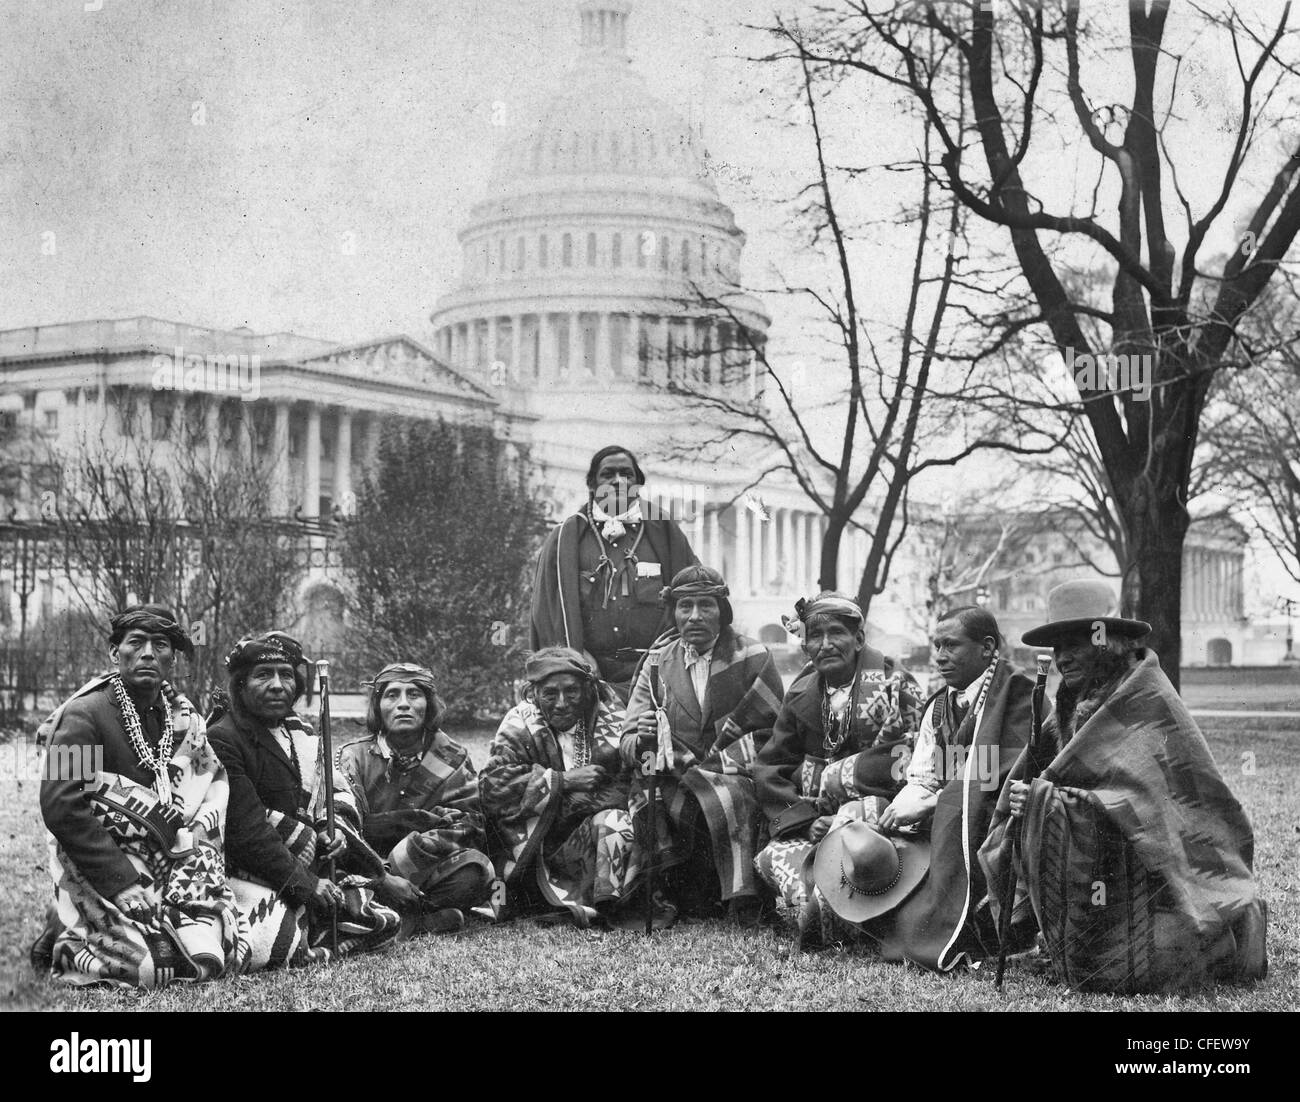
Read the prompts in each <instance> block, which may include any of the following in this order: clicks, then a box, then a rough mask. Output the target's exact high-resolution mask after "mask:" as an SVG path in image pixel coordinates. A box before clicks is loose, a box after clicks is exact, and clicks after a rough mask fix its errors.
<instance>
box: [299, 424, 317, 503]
mask: <svg viewBox="0 0 1300 1102" xmlns="http://www.w3.org/2000/svg"><path fill="white" fill-rule="evenodd" d="M302 515H303V516H304V517H319V516H320V406H318V405H315V404H309V405H308V406H307V432H306V436H305V439H304V441H303V487H302Z"/></svg>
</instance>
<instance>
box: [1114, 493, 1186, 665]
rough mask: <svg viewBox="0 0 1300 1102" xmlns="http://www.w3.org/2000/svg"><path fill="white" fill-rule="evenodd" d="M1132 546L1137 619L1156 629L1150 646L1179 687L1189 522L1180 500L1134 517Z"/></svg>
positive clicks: (1129, 519) (1149, 643)
mask: <svg viewBox="0 0 1300 1102" xmlns="http://www.w3.org/2000/svg"><path fill="white" fill-rule="evenodd" d="M1127 519H1128V525H1129V532H1130V533H1131V534H1132V545H1133V546H1134V547H1136V548H1138V552H1137V555H1136V556H1135V557H1136V560H1137V609H1136V615H1137V618H1138V619H1141V620H1145V621H1146V622H1147V623H1149V624H1150V625H1151V634H1150V635H1149V636H1148V637H1147V645H1148V646H1150V647H1151V649H1152V650H1154V651H1155V652H1156V654H1157V655H1158V656H1159V658H1160V666H1161V668H1162V669H1163V670H1164V671H1165V674H1166V676H1168V678H1169V680H1170V681H1172V682H1173V684H1174V688H1175V689H1177V688H1178V683H1179V681H1178V676H1179V668H1180V666H1181V664H1182V630H1181V625H1182V615H1183V542H1184V540H1185V539H1186V537H1187V528H1188V524H1189V523H1190V519H1189V517H1188V515H1187V510H1186V509H1184V508H1183V507H1182V506H1181V505H1179V504H1178V503H1177V502H1176V501H1175V502H1170V503H1168V504H1165V503H1163V502H1162V503H1160V504H1159V505H1156V506H1155V507H1154V508H1153V509H1152V510H1151V511H1149V512H1148V511H1145V510H1144V511H1142V512H1140V513H1137V514H1135V515H1134V514H1131V515H1129V517H1128V518H1127Z"/></svg>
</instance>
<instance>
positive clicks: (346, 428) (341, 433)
mask: <svg viewBox="0 0 1300 1102" xmlns="http://www.w3.org/2000/svg"><path fill="white" fill-rule="evenodd" d="M335 439H336V444H335V452H334V503H335V504H336V505H337V506H339V508H340V509H343V510H345V511H347V512H348V513H351V512H352V511H353V505H352V411H351V410H350V409H340V410H339V413H338V432H337V434H336V438H335Z"/></svg>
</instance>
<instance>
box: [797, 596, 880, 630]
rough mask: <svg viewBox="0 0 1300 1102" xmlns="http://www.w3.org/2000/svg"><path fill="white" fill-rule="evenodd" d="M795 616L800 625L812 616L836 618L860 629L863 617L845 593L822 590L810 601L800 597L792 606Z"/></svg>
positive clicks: (855, 603)
mask: <svg viewBox="0 0 1300 1102" xmlns="http://www.w3.org/2000/svg"><path fill="white" fill-rule="evenodd" d="M794 611H795V615H796V616H798V617H799V621H800V623H803V624H807V623H808V621H809V620H811V619H812V618H813V617H814V616H838V617H839V618H840V619H841V620H848V621H851V622H853V623H855V624H857V626H858V627H862V625H863V623H864V622H865V619H866V618H865V617H864V616H863V615H862V607H861V606H860V605H859V604H858V602H857V601H855V600H854V599H853V598H852V597H850V596H849V595H848V594H847V593H838V592H836V591H835V590H833V589H827V590H823V591H822V592H821V593H818V594H817V596H816V597H814V598H813V599H812V600H808V599H807V598H806V597H801V598H799V600H797V601H796V602H795V605H794Z"/></svg>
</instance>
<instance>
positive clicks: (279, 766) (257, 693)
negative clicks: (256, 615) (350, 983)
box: [208, 631, 400, 969]
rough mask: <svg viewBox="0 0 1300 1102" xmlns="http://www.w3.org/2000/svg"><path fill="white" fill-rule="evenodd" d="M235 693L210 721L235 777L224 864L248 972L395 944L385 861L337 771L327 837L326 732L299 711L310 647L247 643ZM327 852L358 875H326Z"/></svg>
mask: <svg viewBox="0 0 1300 1102" xmlns="http://www.w3.org/2000/svg"><path fill="white" fill-rule="evenodd" d="M226 670H227V671H228V673H229V675H230V680H229V683H228V693H227V694H226V695H225V696H224V697H223V698H221V699H220V700H218V701H216V702H214V710H213V713H212V715H211V716H210V717H209V719H208V734H209V736H210V737H211V739H212V745H213V748H214V749H215V750H216V751H217V755H218V756H219V757H220V758H221V760H222V762H223V763H224V764H225V766H226V771H227V773H228V774H229V776H230V809H229V812H228V813H227V816H226V867H227V869H228V870H229V873H230V882H231V887H233V888H234V891H235V899H236V900H237V901H238V903H239V909H240V912H241V913H242V914H243V915H244V916H245V917H246V918H247V920H248V924H249V928H250V937H251V942H252V962H251V964H250V967H251V968H252V969H260V968H277V967H280V966H282V965H288V966H296V965H300V964H307V963H312V962H315V961H327V960H329V959H331V957H332V956H333V955H334V950H335V945H334V944H333V935H334V931H335V930H336V929H337V933H338V944H337V951H338V955H340V956H342V955H345V954H347V953H355V952H359V951H362V950H365V949H374V948H379V947H380V946H384V945H388V944H390V943H391V942H393V941H394V940H396V938H397V933H398V927H399V925H400V920H399V918H398V916H397V913H396V912H395V911H392V910H390V909H389V908H388V907H385V906H382V905H380V904H379V903H376V902H375V899H374V890H373V885H374V884H375V883H378V882H382V880H383V876H384V865H383V860H382V859H381V858H380V857H379V855H378V854H377V853H375V852H374V850H372V849H371V848H370V847H369V846H368V845H367V844H366V843H365V841H364V840H363V839H362V837H361V832H360V826H361V824H360V819H359V817H358V815H357V811H356V807H355V805H354V804H353V803H352V800H351V798H350V790H349V788H348V785H347V782H346V780H344V779H343V777H342V776H340V775H338V774H337V773H336V775H335V780H334V789H335V800H334V805H335V821H336V826H337V828H338V833H337V834H336V835H335V836H334V837H333V838H331V837H330V836H329V834H328V833H327V831H326V829H325V827H326V817H325V784H324V776H325V768H326V766H325V762H324V760H323V758H324V754H323V747H322V746H321V740H320V739H319V738H317V737H316V735H315V734H314V733H313V732H312V729H311V728H310V727H309V726H308V725H307V724H306V723H304V722H303V721H302V720H301V719H299V718H298V717H297V716H296V715H294V712H293V705H294V703H295V702H296V701H297V699H298V698H299V697H300V696H301V695H302V694H303V693H304V692H305V691H306V688H307V677H308V665H307V660H306V659H305V658H304V657H303V653H302V647H301V646H299V645H298V642H297V641H296V640H294V639H291V638H290V637H289V636H288V635H286V634H284V632H282V631H268V632H266V633H264V634H262V635H255V636H250V637H247V638H244V639H241V640H240V641H239V642H238V643H236V644H235V648H234V650H232V651H231V652H230V653H229V654H228V655H226ZM331 859H339V860H340V862H341V863H342V862H343V861H346V865H347V867H348V868H350V869H352V870H354V872H359V873H360V875H346V876H345V875H341V874H337V875H339V879H338V882H337V883H335V882H334V880H332V879H331V878H330V877H329V876H328V875H326V873H327V871H328V866H329V862H330V860H331Z"/></svg>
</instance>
